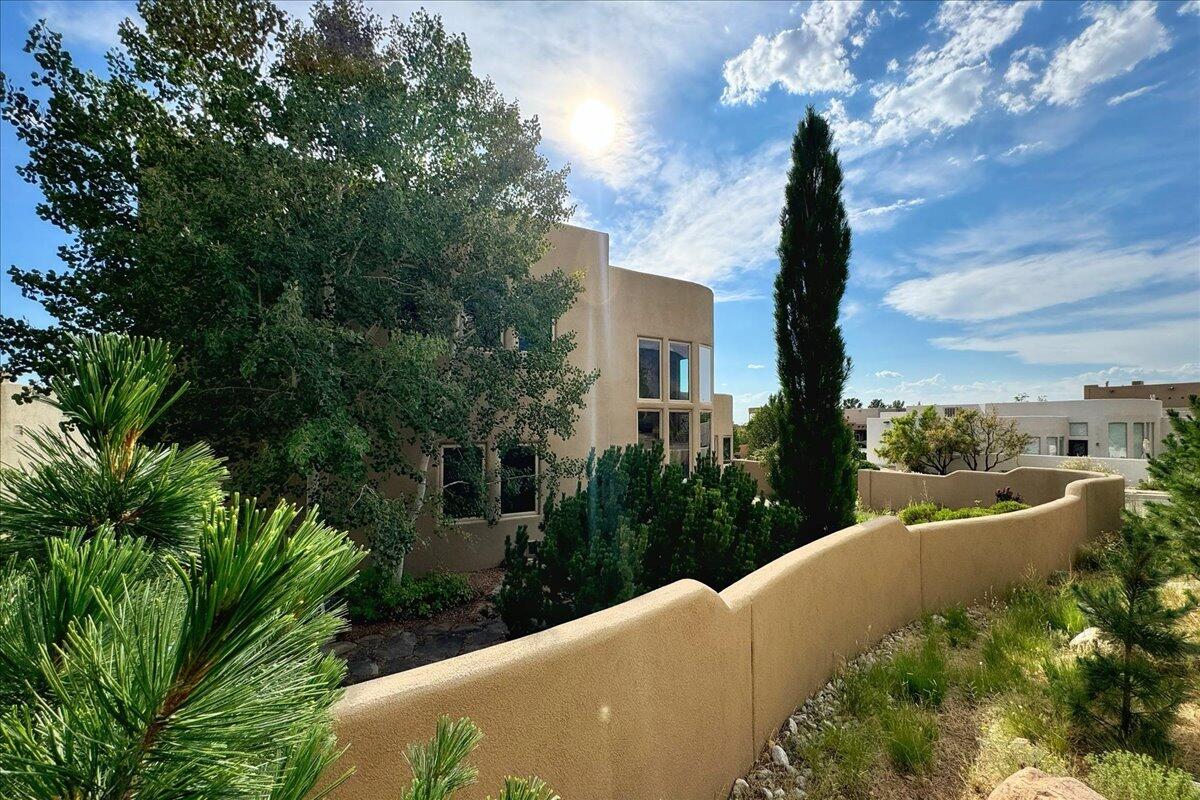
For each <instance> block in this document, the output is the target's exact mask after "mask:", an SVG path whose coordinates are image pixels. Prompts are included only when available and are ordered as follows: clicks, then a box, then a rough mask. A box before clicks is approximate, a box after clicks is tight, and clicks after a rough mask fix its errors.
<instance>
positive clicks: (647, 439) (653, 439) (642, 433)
mask: <svg viewBox="0 0 1200 800" xmlns="http://www.w3.org/2000/svg"><path fill="white" fill-rule="evenodd" d="M637 425H638V444H640V445H641V446H642V447H653V446H654V445H655V444H662V412H661V411H639V412H637Z"/></svg>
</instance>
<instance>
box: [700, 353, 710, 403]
mask: <svg viewBox="0 0 1200 800" xmlns="http://www.w3.org/2000/svg"><path fill="white" fill-rule="evenodd" d="M698 378H699V382H700V402H701V403H711V402H712V398H713V360H712V348H711V347H709V346H708V345H706V344H702V345H700V375H699V376H698Z"/></svg>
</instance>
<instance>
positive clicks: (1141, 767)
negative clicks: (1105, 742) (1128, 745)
mask: <svg viewBox="0 0 1200 800" xmlns="http://www.w3.org/2000/svg"><path fill="white" fill-rule="evenodd" d="M1087 765H1088V770H1089V773H1088V778H1087V782H1088V783H1089V784H1090V785H1091V786H1092V788H1093V789H1095V790H1096V791H1097V792H1100V793H1101V794H1103V795H1104V796H1105V797H1106V798H1107V799H1108V800H1200V789H1198V788H1197V786H1196V784H1195V783H1194V782H1193V781H1192V777H1191V776H1190V775H1188V774H1187V773H1186V772H1184V771H1183V770H1180V769H1172V768H1170V767H1166V766H1163V765H1162V764H1159V763H1158V762H1156V761H1155V760H1154V759H1152V758H1150V757H1149V756H1147V755H1145V754H1142V753H1130V752H1128V751H1123V750H1114V751H1111V752H1108V753H1103V754H1100V755H1090V756H1088V757H1087Z"/></svg>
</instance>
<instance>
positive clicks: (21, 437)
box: [0, 381, 65, 467]
mask: <svg viewBox="0 0 1200 800" xmlns="http://www.w3.org/2000/svg"><path fill="white" fill-rule="evenodd" d="M20 389H21V387H20V386H18V385H16V384H12V383H9V382H7V381H4V382H3V383H0V464H3V465H4V466H6V467H21V466H24V464H25V459H24V458H22V457H21V454H20V452H19V451H20V448H21V444H22V442H26V443H27V442H28V441H29V437H28V436H26V435H25V431H26V430H35V431H36V430H40V429H42V428H43V427H48V428H54V429H57V428H58V423H60V422H62V421H63V420H64V419H65V418H64V417H63V415H62V414H61V413H60V412H59V410H58V409H57V408H55V407H54V406H52V405H49V404H47V403H43V402H41V401H38V402H34V403H25V404H22V405H17V401H16V400H14V399H13V395H14V394H16V393H17V392H19V391H20Z"/></svg>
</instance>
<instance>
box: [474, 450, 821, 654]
mask: <svg viewBox="0 0 1200 800" xmlns="http://www.w3.org/2000/svg"><path fill="white" fill-rule="evenodd" d="M541 529H542V534H543V536H542V541H541V542H538V543H534V542H531V541H530V540H529V536H528V531H526V530H521V531H518V533H517V535H516V536H515V537H513V538H512V539H510V540H508V541H506V543H505V567H506V574H505V578H504V584H503V585H502V586H501V589H500V593H499V595H498V597H497V606H498V608H499V610H500V614H501V617H502V618H503V619H504V621H505V623H506V624H507V625H508V628H509V631H510V632H512V633H514V634H516V635H521V634H524V633H528V632H530V631H535V630H540V629H542V628H546V627H550V626H552V625H557V624H559V623H562V622H566V621H568V620H571V619H575V618H577V617H580V616H583V615H585V614H590V613H592V612H594V611H599V610H601V609H603V608H608V607H609V606H612V605H615V604H617V603H620V602H622V601H624V600H628V599H629V598H631V597H633V596H635V595H637V594H642V593H644V592H648V591H651V590H653V589H657V588H659V587H660V586H665V585H667V584H669V583H672V582H674V581H677V580H681V579H683V578H692V579H695V580H699V581H702V582H703V583H706V584H707V585H709V586H711V587H713V588H714V589H717V590H720V589H723V588H725V587H726V586H728V585H729V584H731V583H733V582H734V581H736V580H738V579H739V578H741V577H742V576H744V575H746V574H747V573H749V572H751V571H752V570H754V569H756V568H757V567H759V566H762V565H763V564H765V563H767V562H769V561H771V560H773V559H775V558H778V557H779V556H780V555H782V554H784V553H786V552H788V551H789V550H791V549H793V548H794V547H796V546H797V545H798V543H799V541H800V531H801V530H802V523H801V519H800V517H799V514H798V513H797V511H796V509H794V508H793V507H791V506H789V505H788V504H787V503H783V502H776V503H771V504H767V503H764V502H762V500H761V498H760V497H759V495H758V487H757V483H756V482H755V481H754V479H753V478H752V477H750V476H749V475H748V474H747V473H746V472H745V470H742V469H741V468H740V467H736V466H726V467H724V468H720V467H719V466H718V465H717V464H716V463H715V462H714V461H713V460H712V459H711V458H701V459H699V460H698V463H697V465H696V469H695V470H693V472H692V474H691V476H690V477H689V478H686V479H685V478H684V475H683V471H682V470H681V469H680V468H679V466H678V465H674V464H672V465H666V466H664V465H663V464H662V446H661V445H659V444H656V445H654V446H653V447H648V448H644V447H641V446H637V445H630V446H628V447H625V448H617V447H613V448H609V449H608V450H606V451H605V452H604V453H602V454H601V455H600V456H599V458H594V459H589V462H588V465H587V468H586V470H585V480H583V481H580V483H579V484H578V485H577V487H576V490H575V493H574V494H573V495H563V496H561V497H559V498H558V499H557V500H555V499H553V498H552V499H551V500H549V501H548V502H547V504H546V511H545V514H544V516H543V521H542V524H541Z"/></svg>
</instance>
